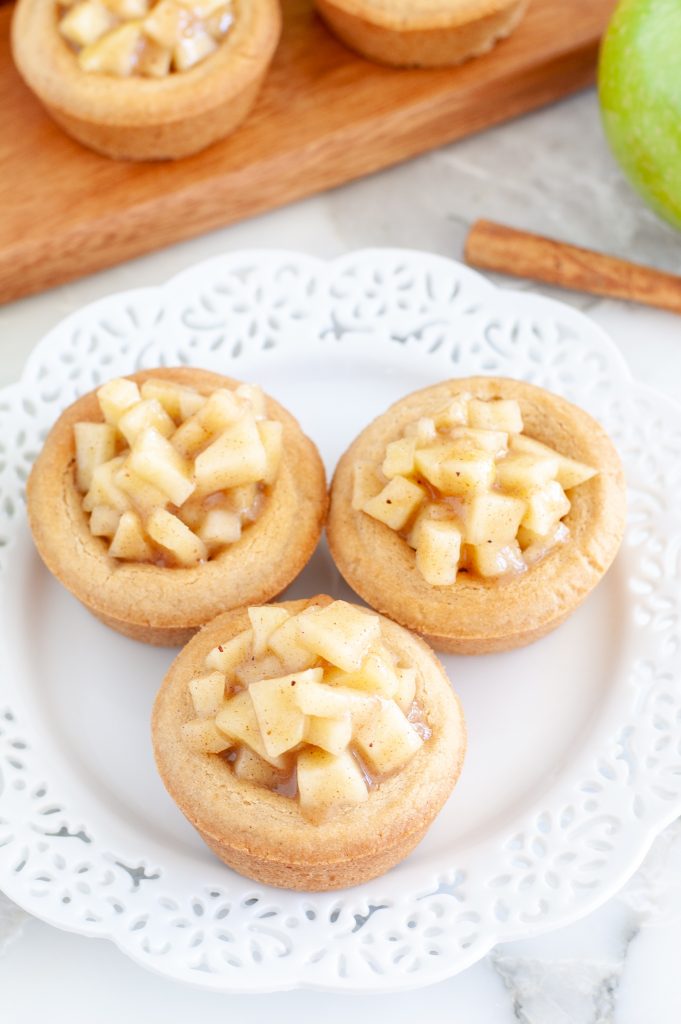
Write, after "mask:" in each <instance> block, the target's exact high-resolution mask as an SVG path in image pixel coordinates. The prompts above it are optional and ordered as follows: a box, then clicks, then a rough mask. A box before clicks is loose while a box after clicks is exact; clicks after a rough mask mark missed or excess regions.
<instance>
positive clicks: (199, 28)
mask: <svg viewBox="0 0 681 1024" xmlns="http://www.w3.org/2000/svg"><path fill="white" fill-rule="evenodd" d="M59 6H60V7H61V9H62V15H61V18H60V20H59V30H60V32H61V34H62V36H63V37H64V39H66V40H67V42H68V43H70V44H71V46H72V47H73V48H74V49H75V50H76V59H77V61H78V65H79V67H80V68H81V70H82V71H86V72H94V73H97V74H102V75H114V76H115V77H118V78H127V77H129V76H131V75H139V76H141V77H145V78H165V77H166V75H169V74H170V73H171V72H184V71H189V70H190V69H191V68H193V67H195V66H196V65H197V64H199V63H200V62H201V61H203V60H205V59H206V57H209V56H210V55H211V54H212V53H214V52H215V51H216V50H217V49H218V47H219V46H220V43H221V42H222V41H223V39H224V38H225V37H226V35H227V33H228V32H229V29H230V27H231V25H232V22H233V20H234V10H233V6H232V0H61V3H60V5H59ZM155 397H157V396H155ZM167 411H169V412H170V410H167ZM170 414H171V415H173V416H174V414H173V413H170Z"/></svg>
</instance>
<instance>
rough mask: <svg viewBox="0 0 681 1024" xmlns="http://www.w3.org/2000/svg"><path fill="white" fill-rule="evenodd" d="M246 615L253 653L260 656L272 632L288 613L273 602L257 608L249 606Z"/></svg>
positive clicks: (282, 622) (265, 648)
mask: <svg viewBox="0 0 681 1024" xmlns="http://www.w3.org/2000/svg"><path fill="white" fill-rule="evenodd" d="M248 617H249V619H250V620H251V628H252V630H253V654H254V655H255V657H256V658H261V657H262V656H263V654H265V652H266V650H267V647H268V643H269V639H270V637H271V636H272V633H274V631H275V629H277V628H278V627H279V626H281V625H283V624H284V622H286V620H287V619H288V618H289V613H288V612H287V611H286V609H285V608H281V607H277V606H276V605H274V604H264V605H261V606H260V607H259V608H249V609H248Z"/></svg>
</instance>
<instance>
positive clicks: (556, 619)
mask: <svg viewBox="0 0 681 1024" xmlns="http://www.w3.org/2000/svg"><path fill="white" fill-rule="evenodd" d="M462 391H468V392H470V393H471V394H472V395H473V396H474V397H476V398H483V399H489V398H497V397H503V398H515V399H517V400H518V401H519V402H520V407H521V410H522V414H523V420H524V423H525V428H524V432H525V433H526V434H528V435H529V436H530V437H534V438H536V439H537V440H539V441H543V442H544V443H546V444H548V445H550V446H551V447H552V448H555V449H557V450H558V451H559V452H561V453H562V454H563V455H567V456H569V457H570V458H574V459H577V460H579V461H581V462H585V463H587V465H589V466H592V467H593V468H594V469H597V470H598V475H597V476H595V477H593V478H592V479H591V480H588V481H587V482H586V483H583V484H580V485H579V487H576V488H574V489H573V490H571V491H570V494H569V497H570V501H571V502H572V507H571V509H570V512H569V513H568V515H567V516H566V518H565V523H566V524H567V526H568V527H569V528H570V537H569V539H568V541H567V543H565V544H563V545H560V546H558V547H556V548H554V549H553V550H552V551H551V552H550V553H549V554H548V555H547V556H546V557H545V558H544V559H542V560H541V561H540V562H538V563H536V564H535V565H533V566H532V567H531V568H530V569H528V570H527V572H525V573H521V574H518V575H512V576H508V577H503V578H497V579H481V578H479V577H475V576H472V575H466V574H462V573H461V574H459V576H458V578H457V581H456V583H455V584H454V585H453V586H451V587H433V586H431V585H430V584H428V583H426V581H425V580H424V578H423V576H422V575H421V573H420V572H419V571H418V569H417V568H416V561H415V555H414V552H413V550H412V549H411V548H410V547H409V545H408V544H407V543H406V541H404V540H403V539H402V538H401V537H400V536H399V534H397V533H395V532H394V531H393V530H391V529H390V528H389V527H388V526H386V525H385V524H384V523H380V522H378V521H377V520H375V519H372V517H371V516H368V515H366V513H364V512H358V511H355V510H354V509H353V508H352V490H353V474H354V466H355V464H356V463H357V462H359V461H362V460H369V461H371V462H374V463H376V464H377V465H379V466H380V464H381V462H382V460H383V455H384V452H385V447H386V445H387V444H388V442H390V441H393V440H396V439H397V438H398V437H399V436H400V435H401V434H402V431H403V430H404V428H405V427H406V426H407V424H408V423H410V422H413V421H414V420H416V419H418V418H419V417H421V416H428V415H430V414H432V413H433V412H434V411H435V410H437V409H439V408H441V407H442V406H443V405H444V404H445V402H446V401H447V399H448V398H450V397H452V396H453V395H455V394H458V393H460V392H462ZM625 517H626V493H625V482H624V474H623V471H622V465H621V463H620V459H619V456H618V454H617V452H616V450H615V448H614V446H613V444H612V442H611V441H610V439H609V437H608V436H607V434H606V433H605V431H604V430H603V428H602V427H601V426H600V425H599V424H598V423H597V422H596V421H595V420H594V419H592V417H591V416H589V415H588V413H586V412H584V411H583V410H582V409H579V408H577V406H574V405H572V404H571V403H570V402H567V401H566V400H565V399H563V398H560V397H558V396H557V395H554V394H552V393H551V392H549V391H545V390H544V389H543V388H538V387H535V386H534V385H533V384H527V383H525V382H523V381H516V380H510V379H508V378H499V377H469V378H462V379H460V380H450V381H445V382H443V383H442V384H436V385H435V386H434V387H429V388H424V389H423V390H422V391H416V392H414V393H413V394H411V395H409V396H408V397H406V398H403V399H402V400H401V401H399V402H397V403H395V405H393V406H392V407H391V408H390V409H388V410H387V412H385V413H384V414H383V415H382V416H379V417H378V419H376V420H374V422H373V423H371V424H370V425H369V426H368V427H367V428H366V429H365V430H363V431H362V433H361V434H360V435H359V437H357V438H356V440H355V441H354V442H353V444H352V445H351V446H350V448H348V450H347V451H346V452H345V454H344V455H343V457H342V459H341V460H340V462H339V464H338V467H337V468H336V473H335V476H334V479H333V483H332V488H331V505H330V509H329V519H328V524H327V534H328V539H329V547H330V549H331V554H332V556H333V559H334V561H335V563H336V565H337V566H338V568H339V570H340V572H341V573H342V575H343V576H344V577H345V579H346V580H347V582H348V583H349V584H350V586H351V587H352V588H353V589H354V590H355V591H356V592H357V593H358V594H359V595H360V596H361V597H362V598H364V600H365V601H366V602H367V603H368V604H370V605H371V606H372V608H375V609H376V610H377V611H379V612H381V613H382V614H383V615H388V616H390V618H392V619H394V620H395V621H396V622H399V623H401V624H402V625H403V626H406V627H407V628H408V629H413V630H414V631H415V632H417V633H420V634H421V635H423V636H424V637H425V638H426V639H427V640H429V642H430V643H432V644H433V646H434V647H435V648H436V649H437V650H441V651H448V652H451V653H455V654H486V653H489V652H492V651H505V650H511V649H512V648H515V647H523V646H524V645H526V644H529V643H532V642H533V641H534V640H538V639H539V638H540V637H542V636H544V634H546V633H549V632H550V631H551V630H552V629H555V628H556V626H559V625H560V624H561V622H563V621H564V620H565V619H566V618H567V617H568V616H569V615H570V614H572V612H573V611H575V609H576V608H577V607H578V606H579V605H580V604H581V603H582V601H583V600H584V599H585V598H586V597H587V595H588V594H589V593H590V592H591V591H592V590H593V588H594V587H595V586H596V584H597V583H598V582H599V581H600V580H601V578H602V577H603V575H604V574H605V572H606V571H607V569H608V568H609V566H610V564H611V563H612V561H613V559H614V557H615V555H616V554H617V551H618V549H619V546H620V543H621V541H622V536H623V534H624V526H625Z"/></svg>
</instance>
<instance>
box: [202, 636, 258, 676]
mask: <svg viewBox="0 0 681 1024" xmlns="http://www.w3.org/2000/svg"><path fill="white" fill-rule="evenodd" d="M252 644H253V633H252V631H251V630H250V629H245V630H244V631H243V633H237V635H236V636H234V637H232V639H231V640H227V641H225V643H224V644H218V646H217V647H214V648H213V650H212V651H210V653H209V654H208V655H207V656H206V660H205V662H204V664H205V666H206V668H211V669H216V671H218V672H222V674H223V675H226V676H227V677H228V678H229V677H231V676H232V675H233V673H234V671H235V669H236V667H237V666H238V665H241V664H242V662H244V661H246V660H247V659H248V658H250V657H251V656H252Z"/></svg>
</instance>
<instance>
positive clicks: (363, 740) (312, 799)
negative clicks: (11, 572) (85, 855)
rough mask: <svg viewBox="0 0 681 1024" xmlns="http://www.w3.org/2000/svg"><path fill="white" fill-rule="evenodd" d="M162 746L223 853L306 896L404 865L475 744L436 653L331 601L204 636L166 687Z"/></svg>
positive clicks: (164, 766) (157, 718)
mask: <svg viewBox="0 0 681 1024" xmlns="http://www.w3.org/2000/svg"><path fill="white" fill-rule="evenodd" d="M152 735H153V743H154V752H155V757H156V763H157V766H158V770H159V772H160V775H161V778H162V780H163V782H164V784H165V786H166V788H167V790H168V792H169V793H170V795H171V796H172V798H173V799H174V800H175V802H176V803H177V804H178V806H179V808H180V810H181V811H182V812H183V814H184V815H185V816H186V817H187V818H188V820H189V821H190V822H191V824H192V825H193V826H194V828H196V829H197V830H198V832H199V834H200V835H201V837H202V838H203V839H204V841H205V842H206V843H207V845H208V846H209V847H210V848H211V849H212V850H213V851H214V852H215V853H216V854H217V856H218V857H220V858H221V859H222V860H223V861H225V863H226V864H229V865H230V867H233V868H234V869H235V870H236V871H238V872H240V873H241V874H243V875H246V876H248V877H250V878H254V879H256V880H257V881H260V882H264V883H266V884H268V885H277V886H282V887H285V888H289V889H304V890H323V889H338V888H344V887H346V886H349V885H356V884H359V883H360V882H364V881H367V880H368V879H370V878H374V877H376V876H377V875H380V874H383V873H384V872H385V871H387V870H388V869H389V868H390V867H392V866H393V865H394V864H396V863H398V861H400V860H402V859H403V858H404V857H406V856H407V854H408V853H409V852H410V851H411V850H412V849H413V848H414V846H415V845H416V844H417V843H418V842H419V841H420V840H421V838H422V837H423V835H424V834H425V832H426V831H427V829H428V827H429V826H430V824H431V822H432V820H433V818H434V817H435V816H436V814H437V813H438V811H439V810H440V808H441V807H442V805H443V804H444V802H445V800H446V799H447V797H448V796H449V794H450V792H451V790H452V787H453V786H454V784H455V782H456V780H457V778H458V775H459V772H460V770H461V765H462V761H463V756H464V752H465V746H466V736H465V727H464V721H463V715H462V711H461V707H460V705H459V702H458V700H457V698H456V697H455V696H454V693H453V691H452V689H451V686H450V684H449V681H448V679H447V676H446V675H445V673H444V670H443V668H442V666H441V665H440V663H439V661H438V660H437V658H436V657H435V656H434V655H433V653H432V651H431V650H430V649H429V648H428V647H427V646H426V644H425V643H424V642H423V641H422V640H420V639H419V638H418V637H415V636H412V635H411V634H410V633H408V632H407V631H406V630H404V629H402V627H400V626H398V625H396V624H395V623H393V622H390V621H389V620H387V619H384V618H382V617H381V616H379V615H376V614H374V613H373V612H371V611H370V610H369V609H366V608H360V607H358V606H356V605H352V604H348V603H346V602H344V601H332V600H331V598H329V597H325V596H322V597H316V598H313V599H311V600H307V601H290V602H284V603H282V604H274V605H265V606H262V607H250V608H248V609H246V608H243V609H241V610H235V611H231V612H226V613H225V614H223V615H220V616H219V617H218V618H217V619H215V620H214V621H213V622H210V623H209V624H208V625H207V626H205V627H204V629H202V630H201V632H200V633H198V634H197V635H196V636H195V637H194V638H193V639H192V640H191V641H190V642H189V644H188V645H187V646H186V647H185V648H184V650H183V651H181V652H180V654H179V655H178V656H177V658H176V659H175V661H174V662H173V665H172V666H171V668H170V671H169V672H168V675H167V676H166V678H165V680H164V682H163V685H162V687H161V689H160V691H159V694H158V696H157V698H156V703H155V705H154V712H153V720H152Z"/></svg>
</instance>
